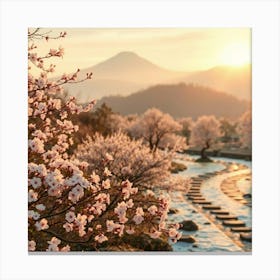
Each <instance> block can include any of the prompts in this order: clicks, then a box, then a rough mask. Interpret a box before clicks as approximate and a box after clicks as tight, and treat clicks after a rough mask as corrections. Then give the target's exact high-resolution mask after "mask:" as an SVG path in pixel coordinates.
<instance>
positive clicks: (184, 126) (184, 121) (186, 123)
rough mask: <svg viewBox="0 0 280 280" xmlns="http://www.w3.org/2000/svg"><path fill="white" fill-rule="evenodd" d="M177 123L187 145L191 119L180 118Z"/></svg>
mask: <svg viewBox="0 0 280 280" xmlns="http://www.w3.org/2000/svg"><path fill="white" fill-rule="evenodd" d="M178 123H179V124H180V125H181V126H182V130H181V134H182V135H183V136H184V137H186V140H187V145H188V144H189V141H190V137H191V131H192V126H193V120H192V118H181V119H179V120H178Z"/></svg>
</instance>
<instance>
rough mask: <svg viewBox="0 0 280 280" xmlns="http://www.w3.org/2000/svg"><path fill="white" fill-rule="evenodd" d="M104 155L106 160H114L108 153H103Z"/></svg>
mask: <svg viewBox="0 0 280 280" xmlns="http://www.w3.org/2000/svg"><path fill="white" fill-rule="evenodd" d="M105 157H106V159H107V160H109V161H112V160H114V158H113V157H112V156H111V155H110V154H109V153H105Z"/></svg>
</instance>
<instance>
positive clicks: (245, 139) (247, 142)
mask: <svg viewBox="0 0 280 280" xmlns="http://www.w3.org/2000/svg"><path fill="white" fill-rule="evenodd" d="M238 131H239V134H240V137H241V143H242V145H243V147H246V148H249V149H251V147H252V112H251V111H247V112H245V113H244V114H243V115H242V116H241V117H240V119H239V125H238Z"/></svg>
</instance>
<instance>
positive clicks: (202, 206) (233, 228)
mask: <svg viewBox="0 0 280 280" xmlns="http://www.w3.org/2000/svg"><path fill="white" fill-rule="evenodd" d="M244 168H246V167H244V166H243V165H236V164H234V165H232V164H230V163H229V164H226V169H225V170H223V171H219V172H211V173H206V174H204V175H198V176H197V177H194V178H192V183H191V187H190V188H189V190H188V193H187V198H188V200H189V202H190V203H192V204H193V206H194V207H195V208H197V209H198V211H200V212H204V214H205V215H206V216H208V217H209V219H210V220H211V221H212V222H213V223H215V224H216V226H217V227H218V228H220V229H221V230H223V231H224V233H226V234H227V236H228V237H230V238H231V239H232V240H233V241H234V242H235V243H236V244H237V245H238V246H240V247H241V248H242V249H243V250H244V251H251V242H252V229H251V228H250V227H248V226H246V224H245V222H244V221H242V220H239V218H238V217H237V216H236V215H233V214H231V213H230V211H229V210H228V209H225V208H223V207H221V205H214V204H213V201H210V200H207V199H206V198H205V197H204V196H203V194H202V193H201V184H202V183H203V182H205V181H207V180H209V179H210V178H212V177H214V176H217V175H221V174H225V173H228V172H232V171H237V170H242V169H244ZM241 177H242V175H237V176H232V177H229V178H227V179H225V180H224V181H223V182H222V184H221V186H220V187H221V190H222V191H223V192H224V193H225V194H226V195H227V196H229V197H230V198H232V199H234V200H235V201H238V202H239V203H241V204H243V205H246V206H249V207H251V202H250V200H249V199H248V198H244V197H243V195H244V194H243V193H242V192H241V191H240V190H239V188H238V187H237V186H236V182H237V181H238V180H240V178H241Z"/></svg>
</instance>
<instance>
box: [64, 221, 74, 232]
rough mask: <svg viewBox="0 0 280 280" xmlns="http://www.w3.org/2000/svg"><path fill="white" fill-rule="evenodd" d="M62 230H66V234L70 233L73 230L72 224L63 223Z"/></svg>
mask: <svg viewBox="0 0 280 280" xmlns="http://www.w3.org/2000/svg"><path fill="white" fill-rule="evenodd" d="M63 228H64V229H65V230H66V232H70V231H72V230H73V228H74V226H73V224H70V223H65V224H64V225H63Z"/></svg>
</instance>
